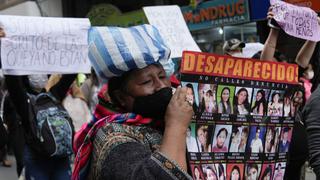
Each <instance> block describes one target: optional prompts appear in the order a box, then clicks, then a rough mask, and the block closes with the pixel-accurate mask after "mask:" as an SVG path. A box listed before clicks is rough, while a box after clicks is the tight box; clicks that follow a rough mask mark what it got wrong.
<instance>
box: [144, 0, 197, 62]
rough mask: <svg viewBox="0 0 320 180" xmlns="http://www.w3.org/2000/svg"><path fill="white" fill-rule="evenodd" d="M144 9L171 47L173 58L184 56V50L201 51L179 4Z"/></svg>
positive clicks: (149, 19)
mask: <svg viewBox="0 0 320 180" xmlns="http://www.w3.org/2000/svg"><path fill="white" fill-rule="evenodd" d="M143 10H144V13H145V14H146V16H147V19H148V21H149V23H150V24H152V25H154V26H155V27H157V28H158V29H159V31H160V33H161V35H162V36H163V38H164V39H165V41H166V43H167V44H168V46H169V48H170V49H171V58H177V57H182V52H183V50H192V51H201V50H200V48H199V47H198V45H197V44H196V43H195V41H194V40H193V38H192V36H191V34H190V31H189V29H188V27H187V25H186V23H185V21H184V18H183V16H182V13H181V10H180V8H179V7H178V6H152V7H144V8H143Z"/></svg>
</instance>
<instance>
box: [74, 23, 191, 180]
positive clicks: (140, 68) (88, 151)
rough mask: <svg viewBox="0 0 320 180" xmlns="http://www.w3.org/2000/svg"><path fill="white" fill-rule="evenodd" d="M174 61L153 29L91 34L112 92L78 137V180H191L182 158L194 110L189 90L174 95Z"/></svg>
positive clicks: (92, 51)
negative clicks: (172, 64)
mask: <svg viewBox="0 0 320 180" xmlns="http://www.w3.org/2000/svg"><path fill="white" fill-rule="evenodd" d="M169 54H170V50H169V49H168V48H167V46H166V45H165V44H164V42H163V40H162V38H161V36H160V34H159V32H158V30H157V29H156V28H155V27H153V26H151V25H142V26H135V27H131V28H117V27H92V28H91V29H90V30H89V57H90V60H91V62H92V64H93V67H94V68H95V70H96V71H97V74H98V75H99V76H101V78H102V79H105V80H108V87H104V88H103V89H102V90H101V91H100V93H99V104H98V105H97V107H96V111H95V113H94V118H93V120H92V121H91V122H90V123H88V124H86V125H84V126H83V129H82V130H81V131H79V132H78V133H77V134H76V137H75V144H74V145H75V146H74V147H75V151H76V153H77V156H76V160H75V168H74V172H73V178H72V179H73V180H76V179H85V178H88V179H115V180H117V179H191V178H192V177H191V176H190V175H188V174H187V173H186V170H187V160H186V156H185V154H186V132H187V128H188V126H189V123H190V121H191V118H192V114H193V110H192V105H191V104H190V103H189V102H188V101H187V88H186V87H183V88H178V89H177V90H176V92H175V93H174V94H173V95H172V89H171V84H170V80H169V77H168V76H167V75H166V73H167V74H172V68H171V67H172V66H171V65H170V64H171V63H172V61H171V60H169V59H168V58H169ZM168 65H170V66H168ZM167 67H170V68H168V69H167ZM165 69H166V70H167V71H165ZM89 167H90V168H89Z"/></svg>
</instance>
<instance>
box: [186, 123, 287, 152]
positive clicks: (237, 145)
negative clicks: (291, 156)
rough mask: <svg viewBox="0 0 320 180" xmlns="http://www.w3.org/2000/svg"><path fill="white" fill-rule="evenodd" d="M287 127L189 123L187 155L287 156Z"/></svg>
mask: <svg viewBox="0 0 320 180" xmlns="http://www.w3.org/2000/svg"><path fill="white" fill-rule="evenodd" d="M292 128H293V127H291V126H286V125H284V126H282V127H280V126H271V125H270V126H244V125H219V124H218V125H207V124H196V123H191V124H190V126H189V129H188V133H187V138H186V140H187V149H188V152H195V153H206V152H208V153H209V152H214V153H244V152H246V153H265V154H269V153H287V152H288V150H289V146H290V142H291V137H292Z"/></svg>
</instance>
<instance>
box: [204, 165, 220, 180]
mask: <svg viewBox="0 0 320 180" xmlns="http://www.w3.org/2000/svg"><path fill="white" fill-rule="evenodd" d="M206 170H210V171H212V172H213V174H214V175H215V176H216V179H218V176H217V173H216V171H215V170H214V169H212V167H211V166H207V167H206ZM204 173H205V175H206V177H208V174H207V171H206V172H204Z"/></svg>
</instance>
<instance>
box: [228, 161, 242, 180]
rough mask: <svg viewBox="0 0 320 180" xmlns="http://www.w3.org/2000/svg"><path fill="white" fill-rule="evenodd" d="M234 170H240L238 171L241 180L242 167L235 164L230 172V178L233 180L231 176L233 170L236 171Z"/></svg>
mask: <svg viewBox="0 0 320 180" xmlns="http://www.w3.org/2000/svg"><path fill="white" fill-rule="evenodd" d="M234 170H236V171H238V173H239V178H238V180H240V178H241V176H240V168H239V167H238V166H237V165H235V166H233V168H232V169H231V172H230V173H231V174H230V180H231V178H232V172H233V171H234Z"/></svg>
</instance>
